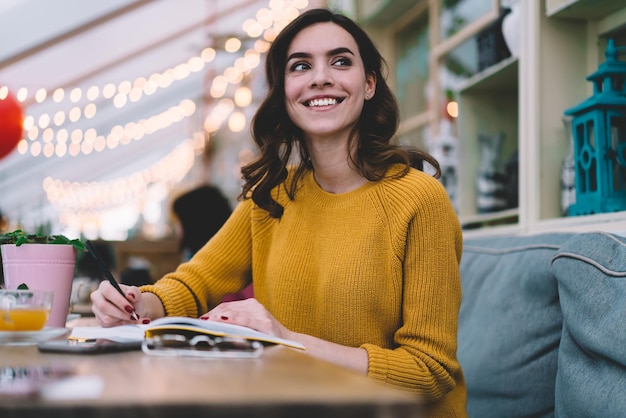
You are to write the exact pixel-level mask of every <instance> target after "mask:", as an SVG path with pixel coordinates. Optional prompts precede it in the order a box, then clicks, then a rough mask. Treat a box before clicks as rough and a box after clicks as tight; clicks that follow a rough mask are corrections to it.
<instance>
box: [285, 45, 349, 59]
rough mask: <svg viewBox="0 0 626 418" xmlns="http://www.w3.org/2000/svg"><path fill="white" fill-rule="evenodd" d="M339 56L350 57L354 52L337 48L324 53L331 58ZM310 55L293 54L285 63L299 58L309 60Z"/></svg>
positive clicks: (302, 53)
mask: <svg viewBox="0 0 626 418" xmlns="http://www.w3.org/2000/svg"><path fill="white" fill-rule="evenodd" d="M339 54H350V55H354V52H352V51H351V50H350V48H346V47H339V48H335V49H331V50H330V51H328V52H327V53H326V55H327V56H329V57H332V56H335V55H339ZM311 57H312V55H311V54H309V53H307V52H294V53H293V54H291V55H289V56H288V57H287V61H290V60H292V59H300V58H311Z"/></svg>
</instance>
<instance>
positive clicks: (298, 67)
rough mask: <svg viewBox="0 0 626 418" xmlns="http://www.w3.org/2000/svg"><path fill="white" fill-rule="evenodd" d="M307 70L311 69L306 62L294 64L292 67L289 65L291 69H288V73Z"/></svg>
mask: <svg viewBox="0 0 626 418" xmlns="http://www.w3.org/2000/svg"><path fill="white" fill-rule="evenodd" d="M309 68H311V67H310V66H309V64H307V63H306V62H296V63H294V64H293V65H291V67H289V70H290V71H304V70H308V69H309Z"/></svg>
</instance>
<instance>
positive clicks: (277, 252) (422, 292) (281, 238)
mask: <svg viewBox="0 0 626 418" xmlns="http://www.w3.org/2000/svg"><path fill="white" fill-rule="evenodd" d="M265 65H266V67H265V74H266V78H267V84H268V86H269V91H268V92H267V95H266V97H265V99H264V100H263V102H262V103H261V105H260V107H259V109H258V111H257V113H256V115H255V117H254V119H253V121H252V134H253V138H254V141H255V142H256V145H257V146H258V152H259V156H258V157H257V158H256V159H255V160H253V161H252V162H250V163H249V164H247V165H246V166H244V167H243V168H242V173H243V177H244V182H245V183H244V185H243V188H242V192H241V194H240V196H239V197H240V200H241V202H240V203H239V205H238V206H237V208H236V209H235V210H234V212H233V214H232V215H231V216H230V217H229V219H228V220H227V221H226V223H225V224H224V226H223V227H222V228H221V229H220V230H219V231H218V232H217V233H216V234H215V235H214V236H213V237H212V238H211V239H210V240H209V241H208V242H207V243H206V244H205V245H204V246H203V247H202V248H201V249H200V250H198V252H197V253H196V254H195V255H194V256H193V257H192V258H191V259H190V260H189V261H188V262H186V263H183V264H181V265H180V267H178V268H177V269H176V271H174V272H172V273H170V274H167V275H165V276H164V277H163V278H161V279H160V280H158V281H157V282H156V283H155V284H153V285H148V286H142V287H141V288H137V287H124V291H125V294H126V297H125V298H124V297H122V296H120V295H119V294H118V293H117V292H116V291H115V289H113V288H112V287H111V286H110V284H107V283H102V284H101V285H100V288H99V289H98V291H96V292H94V293H93V294H92V301H93V310H94V313H95V315H96V319H97V320H98V322H99V323H100V324H101V325H103V326H111V325H117V324H126V323H133V322H135V321H132V320H130V318H129V316H128V312H129V311H130V310H132V309H133V308H134V309H135V311H136V312H138V313H139V315H140V316H141V320H142V321H149V320H151V319H154V318H159V317H162V316H165V315H167V316H192V317H198V316H199V317H200V318H201V319H207V320H209V319H210V320H213V321H222V322H227V323H231V324H236V325H244V326H248V327H250V328H253V329H256V330H258V331H261V332H264V333H267V334H271V335H274V336H277V337H281V338H285V339H289V340H292V341H297V342H299V343H301V344H303V345H304V346H306V349H307V350H306V352H307V353H308V354H309V355H311V356H314V357H318V358H321V359H324V360H327V361H330V362H333V363H335V364H338V365H341V366H343V367H346V368H349V369H352V370H355V371H356V372H358V373H361V374H364V375H365V374H367V375H368V376H370V377H371V378H373V379H377V380H380V381H383V382H386V383H388V384H390V385H393V386H396V387H398V388H403V389H406V390H410V391H411V392H413V393H414V394H416V395H417V396H419V397H420V398H421V399H423V400H424V401H426V402H427V403H428V406H427V413H426V414H425V415H424V416H456V417H463V416H466V413H465V398H466V391H465V382H464V379H463V374H462V371H461V368H460V366H459V363H458V361H457V358H456V335H457V319H458V312H459V306H460V302H461V289H460V279H459V260H460V257H461V246H462V234H461V229H460V226H459V222H458V219H457V217H456V213H455V212H454V209H453V207H452V205H451V203H450V200H449V198H448V195H447V193H446V191H445V189H444V188H443V186H442V185H441V183H439V182H438V181H437V179H436V178H434V177H433V176H431V175H429V174H427V173H425V172H424V171H422V167H423V165H424V164H425V163H426V164H430V165H432V166H433V167H434V169H435V171H436V172H438V167H439V166H438V164H437V161H436V160H435V159H433V158H432V157H431V156H430V155H429V154H427V153H424V152H422V151H421V150H419V149H416V148H412V147H404V146H400V145H398V144H397V143H396V142H395V136H394V135H395V132H396V129H397V125H398V106H397V103H396V100H395V97H394V95H393V94H392V92H391V91H390V89H389V86H388V85H387V83H386V81H385V77H384V74H383V72H384V60H383V58H382V56H381V55H380V53H379V52H378V50H377V49H376V48H375V46H374V44H373V42H372V41H371V39H370V38H369V37H368V36H367V35H366V34H365V32H364V31H363V30H362V29H361V28H360V27H359V26H358V25H356V24H355V23H354V22H353V21H352V20H351V19H349V18H347V17H346V16H345V15H341V14H337V13H333V12H331V11H329V10H327V9H313V10H310V11H307V12H305V13H303V14H302V15H300V16H299V17H298V18H296V19H295V20H294V21H293V22H292V23H290V24H289V25H287V26H286V27H285V28H284V29H283V30H282V31H281V32H280V33H279V34H278V36H277V37H276V39H275V40H274V42H273V43H272V46H271V47H270V49H269V51H268V55H267V59H266V64H265ZM251 283H252V284H253V286H254V297H253V298H249V299H245V300H240V301H232V302H225V303H220V302H221V300H222V298H223V297H224V296H225V295H226V294H228V293H233V292H237V291H240V290H242V289H243V288H245V287H246V286H248V285H249V284H251Z"/></svg>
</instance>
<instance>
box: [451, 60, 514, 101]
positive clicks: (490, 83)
mask: <svg viewBox="0 0 626 418" xmlns="http://www.w3.org/2000/svg"><path fill="white" fill-rule="evenodd" d="M517 62H518V59H517V57H509V58H506V59H504V60H502V61H500V62H499V63H497V64H494V65H492V66H491V67H489V68H487V69H485V70H483V71H481V72H479V73H477V74H475V75H474V76H472V77H471V78H468V79H467V80H465V81H464V82H463V83H461V84H460V85H459V86H458V87H457V91H458V92H459V93H474V92H477V93H478V92H480V93H485V92H499V93H517V79H518V65H517Z"/></svg>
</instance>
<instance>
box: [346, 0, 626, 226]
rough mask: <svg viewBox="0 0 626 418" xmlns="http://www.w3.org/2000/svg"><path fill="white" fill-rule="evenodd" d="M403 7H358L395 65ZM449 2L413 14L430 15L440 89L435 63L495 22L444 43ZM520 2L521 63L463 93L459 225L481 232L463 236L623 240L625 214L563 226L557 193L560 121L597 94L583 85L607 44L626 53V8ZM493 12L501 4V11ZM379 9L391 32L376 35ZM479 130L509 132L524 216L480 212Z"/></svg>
mask: <svg viewBox="0 0 626 418" xmlns="http://www.w3.org/2000/svg"><path fill="white" fill-rule="evenodd" d="M398 1H399V0H391V1H381V0H362V1H357V3H361V4H363V3H366V4H370V5H374V6H376V7H370V8H369V9H368V13H370V15H369V16H368V19H365V20H366V21H368V22H370V24H372V25H373V27H372V30H374V32H375V33H376V40H377V42H379V45H381V46H382V47H383V54H384V55H385V56H386V57H391V58H392V59H393V39H394V38H393V37H394V34H395V33H397V31H398V29H397V26H398V25H407V24H408V23H407V18H406V16H407V15H409V14H410V13H409V12H407V10H406V7H404V9H403V10H402V11H401V12H399V13H398V14H397V17H396V22H398V23H397V24H395V25H394V24H391V25H389V19H390V17H389V16H392V15H393V10H394V6H393V4H394V3H396V2H398ZM442 1H443V0H422V1H418V2H416V3H415V4H416V6H415V7H414V10H418V11H419V10H422V9H426V11H425V12H424V13H428V15H429V22H428V24H429V25H430V26H431V28H430V34H431V36H432V38H433V39H432V42H431V52H430V53H431V64H430V68H431V77H432V78H433V83H434V85H435V86H437V85H438V84H437V74H435V75H434V76H433V73H434V72H435V71H434V69H435V68H437V67H436V66H435V64H439V62H440V61H438V60H440V59H441V57H442V55H443V54H445V53H448V52H449V51H450V50H451V49H452V48H454V47H455V45H459V44H460V42H463V41H464V40H467V39H470V38H471V37H473V36H475V35H476V33H477V32H478V31H479V30H481V28H482V27H484V26H485V25H486V23H489V22H488V21H487V22H486V18H489V19H491V20H493V19H494V13H489V14H487V15H485V16H483V18H481V19H480V22H472V23H470V24H469V25H467V26H468V27H466V28H464V29H463V30H461V31H460V32H459V33H458V34H455V35H454V37H453V38H454V39H452V38H450V39H446V40H439V39H438V38H439V35H438V32H439V22H438V16H439V15H438V13H439V10H440V8H441V7H442ZM518 1H519V6H520V7H521V10H520V11H521V19H520V29H519V30H520V52H519V56H517V57H511V58H507V59H505V60H503V61H501V62H499V63H497V64H495V65H493V66H491V67H489V68H486V69H485V70H483V71H481V72H479V73H478V74H475V75H474V76H472V77H471V78H469V79H467V80H466V81H465V82H463V83H462V84H461V85H460V86H458V88H457V91H456V93H457V97H458V103H459V115H460V116H459V119H458V124H457V128H458V137H459V142H460V167H459V180H460V191H459V210H458V211H459V218H460V220H461V223H462V224H464V225H472V226H473V227H474V228H473V229H466V231H465V234H466V235H468V236H469V235H472V236H475V235H498V234H508V233H535V232H541V231H548V230H550V231H558V230H567V231H584V230H605V231H614V232H622V231H626V211H624V212H616V213H609V214H598V215H589V216H572V217H563V216H562V214H561V212H562V210H561V190H560V171H561V164H562V160H563V158H564V157H565V155H566V153H567V151H568V148H569V139H568V137H567V133H566V129H565V126H564V123H563V112H564V111H565V109H568V108H571V107H573V106H575V105H577V104H579V103H581V102H582V101H583V100H585V99H586V98H588V97H589V96H590V95H591V93H592V85H591V83H589V82H588V81H586V77H587V76H588V75H589V74H591V73H593V72H594V71H596V69H597V68H598V65H599V64H600V63H602V62H604V59H605V58H604V49H605V46H606V40H607V38H608V37H614V38H615V37H616V38H617V40H618V45H622V46H623V45H626V4H625V3H623V2H620V1H615V0H518ZM401 3H403V4H404V2H401ZM496 3H497V2H496ZM398 4H400V3H398ZM420 8H421V9H420ZM496 8H497V5H495V6H494V10H495V9H496ZM373 10H378V11H379V12H380V13H381V15H383V14H384V16H385V18H386V19H387V20H386V22H384V25H383V24H381V25H379V26H376V17H375V16H372V14H375V13H374V12H373ZM415 18H416V19H417V18H423V15H418V14H416V16H415ZM459 38H461V39H459ZM463 38H464V39H463ZM385 48H387V49H385ZM442 51H443V52H442ZM392 59H391V60H390V64H391V65H392V66H393V60H392ZM392 72H393V71H392ZM392 82H393V80H392ZM415 113H416V114H418V115H420V117H422V119H421V120H423V121H426V123H427V124H428V123H430V124H432V126H435V125H436V124H437V123H438V117H437V115H436V114H433V113H432V112H430V113H429V110H428V109H416V110H415ZM425 115H426V116H427V117H424V116H425ZM413 128H414V127H413ZM480 131H486V132H494V133H495V132H503V133H504V135H505V145H504V149H503V152H502V157H503V158H504V159H506V158H507V157H508V156H509V155H510V153H511V152H513V151H514V150H515V149H517V150H518V158H519V195H518V198H519V207H518V208H516V209H509V210H506V211H502V212H497V213H490V214H479V213H477V210H476V204H475V202H476V193H475V189H476V185H475V183H476V173H477V168H478V164H479V159H480V145H479V142H478V139H477V135H478V132H480ZM502 224H505V225H502ZM496 225H497V226H496Z"/></svg>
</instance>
